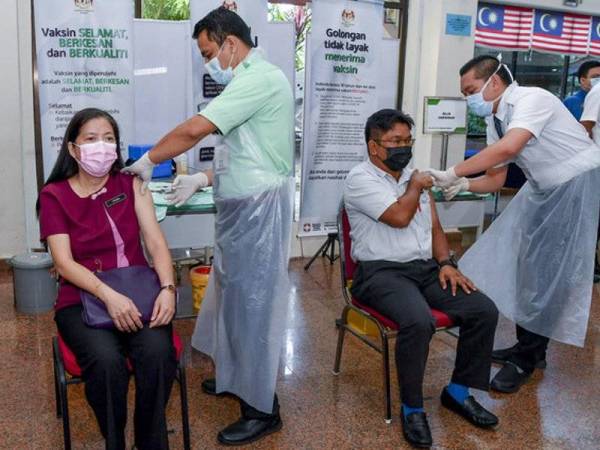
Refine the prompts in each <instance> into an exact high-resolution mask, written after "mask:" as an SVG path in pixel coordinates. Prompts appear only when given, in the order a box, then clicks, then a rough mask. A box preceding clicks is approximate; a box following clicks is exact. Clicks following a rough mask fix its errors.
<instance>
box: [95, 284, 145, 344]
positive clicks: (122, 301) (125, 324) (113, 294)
mask: <svg viewBox="0 0 600 450" xmlns="http://www.w3.org/2000/svg"><path fill="white" fill-rule="evenodd" d="M100 296H101V298H102V300H104V304H105V305H106V309H107V310H108V314H109V315H110V318H111V319H112V320H113V322H114V323H115V326H116V327H117V330H119V331H122V332H124V333H134V332H136V331H138V330H141V329H142V328H143V327H144V324H143V323H142V320H141V316H142V313H140V311H139V310H138V309H137V306H135V303H133V301H132V300H131V299H130V298H129V297H126V296H124V295H123V294H120V293H118V292H117V291H115V290H114V289H111V288H109V287H108V286H106V288H104V289H102V288H101V291H100Z"/></svg>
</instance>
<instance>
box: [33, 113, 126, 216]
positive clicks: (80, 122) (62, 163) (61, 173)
mask: <svg viewBox="0 0 600 450" xmlns="http://www.w3.org/2000/svg"><path fill="white" fill-rule="evenodd" d="M98 118H102V119H106V121H107V122H108V123H109V124H110V126H111V128H112V129H113V133H114V135H115V142H116V144H117V159H116V160H115V162H114V163H113V165H112V167H111V168H110V173H115V172H118V171H120V170H121V169H122V168H123V167H124V164H123V158H122V157H121V144H120V142H119V140H120V136H119V126H118V125H117V122H116V121H115V119H114V118H113V116H111V115H110V114H109V113H107V112H106V111H103V110H101V109H98V108H85V109H82V110H81V111H78V112H77V113H75V115H74V116H73V118H72V119H71V121H70V122H69V125H67V130H66V131H65V136H64V138H63V141H62V145H61V147H60V151H59V152H58V157H57V158H56V163H54V167H53V168H52V172H50V176H49V177H48V179H47V180H46V182H45V183H44V186H47V185H48V184H50V183H56V182H57V181H63V180H66V179H69V178H71V177H72V176H73V175H75V174H77V173H78V172H79V165H78V164H77V161H76V160H75V158H73V157H72V156H71V154H70V153H69V142H75V140H76V139H77V136H79V133H80V132H81V128H82V127H83V126H84V125H85V124H86V123H88V122H89V121H90V120H92V119H98ZM35 210H36V213H37V214H38V216H39V214H40V199H39V197H38V200H37V202H36V204H35Z"/></svg>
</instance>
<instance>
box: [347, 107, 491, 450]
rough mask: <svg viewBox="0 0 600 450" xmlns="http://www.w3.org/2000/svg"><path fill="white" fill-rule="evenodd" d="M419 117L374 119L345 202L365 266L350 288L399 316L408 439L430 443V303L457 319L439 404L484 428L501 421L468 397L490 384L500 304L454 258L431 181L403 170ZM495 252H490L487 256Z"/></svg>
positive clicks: (384, 114)
mask: <svg viewBox="0 0 600 450" xmlns="http://www.w3.org/2000/svg"><path fill="white" fill-rule="evenodd" d="M413 125H414V122H413V120H412V119H411V118H410V117H409V116H407V115H405V114H403V113H402V112H400V111H396V110H392V109H384V110H381V111H378V112H376V113H375V114H373V115H372V116H371V117H369V119H368V121H367V125H366V127H365V137H366V141H367V147H368V152H369V159H368V160H367V161H365V162H363V163H361V164H359V165H358V166H356V167H354V168H353V169H352V171H350V173H349V174H348V178H347V179H346V185H345V189H344V202H345V206H346V210H347V213H348V218H349V220H350V226H351V229H352V231H351V233H350V236H351V238H352V257H353V259H354V260H355V261H357V263H358V265H357V268H356V271H355V273H354V281H353V287H352V294H353V295H354V296H355V297H356V298H357V299H359V301H360V302H361V303H363V304H365V305H368V306H369V307H371V308H373V309H375V310H376V311H378V312H379V313H381V314H383V315H384V316H386V317H388V318H390V319H391V320H393V321H394V322H396V323H397V324H398V326H399V330H398V337H397V339H396V367H397V368H398V381H399V384H400V390H401V400H402V407H401V416H402V428H403V433H404V437H405V438H406V440H407V441H409V442H410V443H411V444H413V445H415V446H419V447H429V446H431V445H432V439H431V432H430V430H429V425H428V423H427V417H426V415H425V413H424V411H423V375H424V373H425V364H426V362H427V354H428V351H429V341H430V340H431V336H432V335H433V334H434V332H435V321H434V319H433V317H432V315H431V312H430V308H435V309H437V310H440V311H443V312H444V313H446V314H447V315H448V316H449V317H450V318H451V319H452V320H453V321H454V323H455V324H456V325H458V326H460V337H459V338H458V346H457V352H456V362H455V367H454V373H453V374H452V379H451V381H450V384H448V386H446V387H445V388H444V389H443V391H442V395H441V402H442V405H443V406H445V407H446V408H448V409H450V410H452V411H454V412H456V413H458V414H460V415H461V416H463V417H464V418H466V419H467V420H469V421H470V422H471V423H473V424H474V425H476V426H478V427H484V428H487V427H493V426H495V425H496V424H497V423H498V418H497V417H496V416H495V415H493V414H492V413H490V412H489V411H487V410H485V409H484V408H483V407H482V406H481V405H480V404H479V403H477V401H476V400H475V399H474V398H473V397H472V396H471V395H470V393H469V387H472V388H476V389H482V390H487V389H488V386H489V376H490V365H491V352H492V345H493V341H494V331H495V329H496V323H497V320H498V310H497V309H496V307H495V305H494V303H492V301H491V300H490V299H489V298H487V297H486V296H485V295H483V294H482V293H480V292H478V291H477V290H476V288H475V286H473V284H472V283H471V281H470V280H468V279H467V278H466V277H464V276H463V275H462V274H461V273H460V272H459V271H458V269H457V268H456V264H455V263H454V261H453V260H452V259H451V258H450V255H449V252H448V242H447V240H446V236H445V235H444V232H443V230H442V227H441V225H440V222H439V220H438V216H437V213H436V209H435V203H434V201H433V198H432V196H431V195H430V194H429V193H428V192H426V190H427V189H428V188H430V187H431V186H432V178H431V177H430V176H429V175H427V174H426V173H420V172H419V171H418V170H415V169H405V167H406V166H407V164H408V162H409V161H410V159H411V157H412V148H411V146H412V144H413V139H412V136H411V127H412V126H413ZM490 257H491V258H492V257H493V255H490Z"/></svg>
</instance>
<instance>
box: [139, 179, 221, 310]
mask: <svg viewBox="0 0 600 450" xmlns="http://www.w3.org/2000/svg"><path fill="white" fill-rule="evenodd" d="M170 186H171V183H168V182H156V181H153V182H151V183H150V184H149V186H148V187H149V189H150V191H151V192H152V200H153V202H154V207H155V209H156V218H157V220H158V222H159V223H160V227H161V229H162V231H163V234H164V235H165V238H166V240H167V245H168V247H169V250H170V251H171V257H172V258H173V263H174V264H175V271H176V274H177V286H178V291H179V303H178V305H177V314H176V316H175V318H176V319H185V318H190V317H195V316H196V313H195V312H194V309H193V302H192V286H191V283H190V280H189V275H188V273H187V271H184V270H183V269H184V268H186V267H189V266H192V265H196V264H200V263H202V264H207V263H209V261H210V256H211V255H212V248H213V246H214V235H215V213H216V211H217V210H216V208H215V203H214V200H213V192H212V188H211V187H209V188H206V189H203V190H201V191H199V192H196V193H195V194H194V195H193V196H192V197H191V198H190V199H189V200H188V201H187V202H186V203H185V204H184V205H182V206H180V207H179V208H178V207H176V206H173V205H168V204H167V202H166V200H165V198H164V194H165V191H166V190H168V189H169V188H170Z"/></svg>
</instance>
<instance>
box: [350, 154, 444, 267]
mask: <svg viewBox="0 0 600 450" xmlns="http://www.w3.org/2000/svg"><path fill="white" fill-rule="evenodd" d="M413 171H414V169H409V168H406V169H404V170H403V171H402V174H401V176H400V179H399V180H398V181H396V179H395V178H394V177H393V176H391V175H390V174H388V173H387V172H385V171H383V170H381V169H380V168H378V167H377V166H375V165H374V164H373V163H372V162H371V161H369V160H367V161H364V162H362V163H360V164H359V165H357V166H356V167H354V168H353V169H352V170H351V171H350V173H349V174H348V177H347V178H346V182H345V186H344V204H345V207H346V211H347V213H348V219H349V220H350V227H351V231H350V238H351V239H352V258H353V259H354V260H355V261H374V260H385V261H394V262H400V263H403V262H408V261H413V260H417V259H421V260H426V259H431V257H432V256H431V255H432V252H431V247H432V236H431V204H430V201H429V194H428V193H427V192H424V193H422V194H421V198H420V204H419V208H418V209H417V212H416V213H415V215H414V217H413V219H412V220H411V221H410V223H409V224H408V226H407V227H405V228H394V227H391V226H389V225H386V224H385V223H383V222H380V221H379V217H381V215H382V214H383V213H384V212H385V210H386V209H388V208H389V207H390V206H391V205H393V204H394V203H395V202H396V200H397V199H398V197H400V196H402V195H403V194H404V193H405V192H406V188H407V186H408V182H409V180H410V177H411V175H412V173H413Z"/></svg>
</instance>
